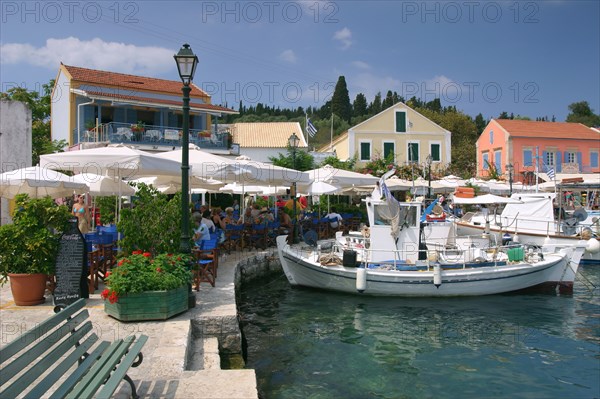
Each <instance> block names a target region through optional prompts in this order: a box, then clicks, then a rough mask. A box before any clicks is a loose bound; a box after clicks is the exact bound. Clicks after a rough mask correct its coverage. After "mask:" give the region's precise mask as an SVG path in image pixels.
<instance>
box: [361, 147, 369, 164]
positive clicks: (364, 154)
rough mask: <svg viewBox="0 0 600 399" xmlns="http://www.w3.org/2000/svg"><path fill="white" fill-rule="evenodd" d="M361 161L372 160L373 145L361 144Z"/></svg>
mask: <svg viewBox="0 0 600 399" xmlns="http://www.w3.org/2000/svg"><path fill="white" fill-rule="evenodd" d="M360 160H361V161H370V160H371V143H360Z"/></svg>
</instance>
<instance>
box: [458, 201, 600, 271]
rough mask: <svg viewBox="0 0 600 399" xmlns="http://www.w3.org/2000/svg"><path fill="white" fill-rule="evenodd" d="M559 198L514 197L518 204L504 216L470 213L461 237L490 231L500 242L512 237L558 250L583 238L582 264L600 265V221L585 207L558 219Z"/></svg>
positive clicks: (508, 207) (461, 224)
mask: <svg viewBox="0 0 600 399" xmlns="http://www.w3.org/2000/svg"><path fill="white" fill-rule="evenodd" d="M555 197H556V194H554V193H520V194H513V195H512V196H511V199H514V200H517V201H518V202H514V203H510V204H506V206H505V207H504V209H503V210H502V212H501V213H500V215H496V214H495V213H494V212H493V211H490V212H488V214H482V213H481V212H480V213H477V214H466V215H465V216H464V217H463V218H462V219H461V220H458V221H456V232H457V234H458V235H459V236H460V235H473V234H482V233H484V232H486V233H489V234H492V235H495V236H496V239H498V240H502V239H503V236H505V235H507V234H508V235H509V236H508V237H509V239H510V240H511V241H513V242H520V243H522V244H525V245H537V246H541V245H546V246H549V245H554V246H555V247H557V248H560V247H568V246H573V245H576V244H577V243H578V242H580V241H581V240H582V239H583V240H585V241H586V250H585V252H584V254H583V256H582V257H581V260H580V264H595V265H600V221H598V219H595V220H594V219H593V218H590V217H589V216H588V213H587V212H586V211H585V210H584V209H583V208H578V209H576V210H575V211H574V212H572V213H570V214H568V213H566V212H562V213H559V214H558V217H557V216H555V211H554V205H553V202H554V199H555ZM461 200H463V201H465V200H466V199H461V198H455V203H458V204H460V203H461ZM588 220H589V222H591V223H588ZM506 238H507V237H504V239H506Z"/></svg>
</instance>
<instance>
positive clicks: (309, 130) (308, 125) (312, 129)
mask: <svg viewBox="0 0 600 399" xmlns="http://www.w3.org/2000/svg"><path fill="white" fill-rule="evenodd" d="M306 132H307V133H308V135H309V136H310V137H315V134H317V128H316V127H315V125H313V123H312V122H311V120H310V118H308V119H307V120H306Z"/></svg>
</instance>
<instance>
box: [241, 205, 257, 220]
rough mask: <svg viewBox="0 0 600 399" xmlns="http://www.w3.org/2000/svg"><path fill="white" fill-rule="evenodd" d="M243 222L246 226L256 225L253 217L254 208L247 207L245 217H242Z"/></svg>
mask: <svg viewBox="0 0 600 399" xmlns="http://www.w3.org/2000/svg"><path fill="white" fill-rule="evenodd" d="M241 220H242V222H243V223H244V224H252V223H254V217H253V216H252V208H251V207H247V208H246V209H245V210H244V215H243V216H242V218H241Z"/></svg>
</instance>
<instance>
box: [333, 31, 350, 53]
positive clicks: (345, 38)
mask: <svg viewBox="0 0 600 399" xmlns="http://www.w3.org/2000/svg"><path fill="white" fill-rule="evenodd" d="M333 40H338V41H339V42H340V43H341V44H342V50H346V49H348V48H349V47H350V46H351V45H352V32H350V29H348V28H343V29H341V30H338V31H337V32H335V33H334V35H333Z"/></svg>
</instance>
